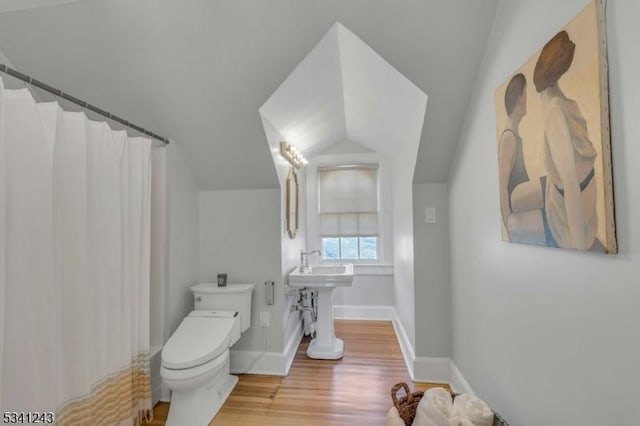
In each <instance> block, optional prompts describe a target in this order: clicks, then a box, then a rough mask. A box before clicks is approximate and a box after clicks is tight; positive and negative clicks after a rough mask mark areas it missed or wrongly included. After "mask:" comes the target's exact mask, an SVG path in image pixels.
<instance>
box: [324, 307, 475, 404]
mask: <svg viewBox="0 0 640 426" xmlns="http://www.w3.org/2000/svg"><path fill="white" fill-rule="evenodd" d="M333 315H334V317H335V318H336V319H359V320H377V321H391V322H392V324H393V329H394V331H395V333H396V338H397V339H398V343H399V344H400V351H401V352H402V357H403V358H404V362H405V365H406V366H407V371H409V376H410V377H411V380H413V381H416V382H427V383H446V384H449V385H450V386H451V388H452V390H453V391H454V392H457V393H471V394H473V390H472V389H471V386H469V383H468V382H467V381H466V380H465V378H464V376H463V375H462V373H461V372H460V370H458V368H457V367H456V365H455V364H454V363H453V361H452V360H451V359H450V358H448V357H423V356H418V357H416V355H415V351H414V349H413V345H412V344H411V340H410V339H409V335H408V334H407V331H406V330H405V328H404V326H403V325H402V321H400V317H399V316H398V313H397V312H396V310H395V308H394V307H393V306H354V305H334V306H333Z"/></svg>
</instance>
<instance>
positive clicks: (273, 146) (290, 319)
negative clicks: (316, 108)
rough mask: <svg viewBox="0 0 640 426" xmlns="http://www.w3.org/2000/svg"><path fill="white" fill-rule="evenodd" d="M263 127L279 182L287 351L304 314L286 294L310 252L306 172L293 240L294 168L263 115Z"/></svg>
mask: <svg viewBox="0 0 640 426" xmlns="http://www.w3.org/2000/svg"><path fill="white" fill-rule="evenodd" d="M261 119H262V126H263V128H264V132H265V136H266V139H267V143H268V145H269V149H270V151H271V157H272V159H273V165H274V167H275V170H276V174H277V176H278V183H279V185H280V197H279V199H280V207H279V209H280V222H279V223H280V254H281V264H280V282H281V283H282V285H279V286H278V287H277V290H276V297H277V298H278V300H282V304H281V309H282V310H281V311H280V312H279V313H278V314H279V318H281V320H282V326H283V347H282V348H281V351H285V350H287V349H289V350H293V348H292V347H290V345H294V344H296V343H297V342H298V339H299V338H300V335H301V334H300V332H301V315H300V313H299V312H291V309H290V307H291V305H292V304H294V303H295V302H296V296H295V295H289V294H288V292H287V288H288V286H287V285H288V280H289V272H291V270H292V269H294V268H295V267H297V266H298V265H299V263H300V251H301V250H308V248H307V238H306V229H307V220H306V218H307V202H306V200H307V197H306V187H307V172H306V168H303V169H300V170H298V172H297V173H298V232H297V234H296V236H295V238H290V237H289V234H288V232H287V224H286V214H287V211H286V208H285V206H286V202H287V201H286V200H287V192H286V190H287V177H288V175H289V171H290V170H291V165H290V164H289V163H288V162H287V161H286V160H285V159H284V158H283V157H282V156H281V155H280V142H281V141H284V140H285V138H284V136H283V135H282V134H280V133H279V132H278V131H277V130H276V128H275V127H274V126H273V125H272V124H271V122H270V121H269V120H268V119H267V118H265V116H264V115H262V114H261Z"/></svg>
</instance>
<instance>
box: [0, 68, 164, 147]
mask: <svg viewBox="0 0 640 426" xmlns="http://www.w3.org/2000/svg"><path fill="white" fill-rule="evenodd" d="M0 72H3V73H5V74H8V75H10V76H12V77H15V78H17V79H18V80H22V81H24V82H26V83H28V84H30V85H32V86H35V87H37V88H39V89H42V90H44V91H46V92H49V93H53V94H54V95H56V96H58V97H60V98H63V99H66V100H67V101H69V102H72V103H74V104H76V105H80V106H81V107H83V108H86V109H88V110H91V111H93V112H95V113H97V114H100V115H102V116H104V117H107V118H108V119H110V120H113V121H116V122H118V123H120V124H122V125H123V126H126V127H130V128H132V129H133V130H136V131H138V132H140V133H142V134H145V135H147V136H150V137H152V138H153V139H157V140H159V141H160V142H163V143H165V144H166V145H169V139H167V138H163V137H162V136H159V135H157V134H155V133H153V132H150V131H149V130H147V129H144V128H142V127H140V126H137V125H135V124H133V123H131V122H130V121H127V120H125V119H123V118H120V117H118V116H117V115H113V114H111V113H110V112H107V111H104V110H102V109H100V108H98V107H95V106H93V105H91V104H90V103H88V102H85V101H83V100H80V99H78V98H75V97H73V96H71V95H69V94H68V93H65V92H63V91H62V90H58V89H55V88H53V87H51V86H49V85H48V84H44V83H43V82H41V81H38V80H36V79H35V78H31V76H29V75H26V74H23V73H21V72H20V71H16V70H14V69H13V68H10V67H8V66H6V65H4V64H0Z"/></svg>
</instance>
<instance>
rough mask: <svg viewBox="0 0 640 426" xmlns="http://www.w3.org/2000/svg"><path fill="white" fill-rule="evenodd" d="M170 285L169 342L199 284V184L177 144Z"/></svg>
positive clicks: (171, 187)
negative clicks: (195, 286)
mask: <svg viewBox="0 0 640 426" xmlns="http://www.w3.org/2000/svg"><path fill="white" fill-rule="evenodd" d="M167 186H168V210H169V214H168V217H169V218H168V221H169V224H168V228H169V241H168V244H169V285H168V287H167V297H166V298H165V304H166V310H165V312H167V316H166V317H165V322H166V324H167V326H166V327H165V341H166V339H168V338H169V336H170V335H171V334H172V333H173V332H174V331H175V329H176V328H177V327H178V325H180V322H181V321H182V319H183V318H184V317H185V316H186V315H187V314H188V313H189V312H190V311H191V310H192V309H193V295H192V294H191V291H190V290H189V287H190V286H192V285H194V284H197V283H198V278H199V270H200V268H199V262H200V257H199V253H198V252H199V250H198V247H199V246H198V241H199V240H198V186H197V184H196V181H195V180H194V179H193V176H192V175H191V173H190V172H189V169H188V168H187V166H186V165H185V163H184V161H183V159H182V156H181V155H180V152H179V148H178V146H177V145H176V144H175V143H172V144H170V145H169V146H168V147H167Z"/></svg>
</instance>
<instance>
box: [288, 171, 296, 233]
mask: <svg viewBox="0 0 640 426" xmlns="http://www.w3.org/2000/svg"><path fill="white" fill-rule="evenodd" d="M286 203H287V212H286V214H287V233H288V234H289V238H292V239H293V238H295V237H296V234H297V233H298V174H297V173H296V169H295V168H291V170H289V175H288V176H287V200H286Z"/></svg>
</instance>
